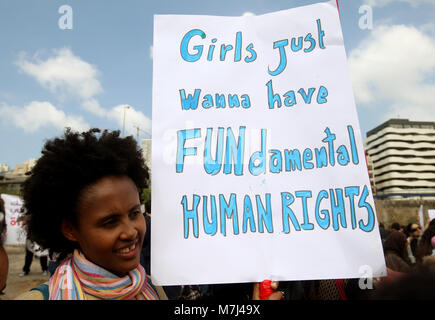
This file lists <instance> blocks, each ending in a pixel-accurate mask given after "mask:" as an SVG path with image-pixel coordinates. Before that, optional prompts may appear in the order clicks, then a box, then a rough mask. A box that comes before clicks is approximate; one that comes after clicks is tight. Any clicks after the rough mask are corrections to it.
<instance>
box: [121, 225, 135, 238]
mask: <svg viewBox="0 0 435 320" xmlns="http://www.w3.org/2000/svg"><path fill="white" fill-rule="evenodd" d="M137 234H138V230H137V229H136V228H135V224H134V223H132V222H131V221H129V222H126V223H124V225H123V229H122V232H121V239H122V240H134V239H136V237H137Z"/></svg>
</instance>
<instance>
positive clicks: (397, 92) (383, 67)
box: [349, 25, 435, 120]
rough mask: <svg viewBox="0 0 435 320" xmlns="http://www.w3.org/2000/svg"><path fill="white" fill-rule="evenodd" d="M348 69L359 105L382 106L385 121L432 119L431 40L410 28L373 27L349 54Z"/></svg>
mask: <svg viewBox="0 0 435 320" xmlns="http://www.w3.org/2000/svg"><path fill="white" fill-rule="evenodd" d="M349 66H350V72H351V76H352V83H353V88H354V91H355V98H356V100H357V103H359V105H360V106H363V107H367V108H369V107H371V106H372V107H376V108H380V106H381V107H382V108H385V109H383V110H381V109H379V114H380V116H381V114H382V113H383V114H384V118H388V117H397V116H400V117H402V118H403V117H407V118H410V119H412V120H435V107H434V99H433V93H434V92H435V81H434V79H435V39H434V38H433V37H430V36H429V35H427V34H425V33H423V32H422V31H421V30H418V29H417V28H415V27H412V26H404V25H394V26H380V27H377V28H374V29H373V31H372V33H371V35H370V36H369V37H368V38H367V39H365V40H364V41H363V42H361V43H360V45H359V46H358V47H357V48H356V49H354V50H352V51H351V52H350V54H349ZM417 118H418V119H417Z"/></svg>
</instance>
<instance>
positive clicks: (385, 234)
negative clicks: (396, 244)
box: [379, 223, 390, 243]
mask: <svg viewBox="0 0 435 320" xmlns="http://www.w3.org/2000/svg"><path fill="white" fill-rule="evenodd" d="M379 233H380V234H381V240H382V243H384V241H385V239H387V237H388V235H389V234H390V233H389V232H388V230H386V229H385V226H384V224H383V223H379Z"/></svg>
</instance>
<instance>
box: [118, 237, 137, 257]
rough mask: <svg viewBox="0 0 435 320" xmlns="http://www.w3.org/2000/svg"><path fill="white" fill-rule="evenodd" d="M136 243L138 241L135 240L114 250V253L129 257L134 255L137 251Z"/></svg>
mask: <svg viewBox="0 0 435 320" xmlns="http://www.w3.org/2000/svg"><path fill="white" fill-rule="evenodd" d="M138 243H139V241H136V242H134V243H132V244H131V245H129V246H128V247H124V248H121V249H118V250H115V253H116V254H117V255H119V256H121V257H123V258H126V259H129V258H132V257H135V256H136V254H137V251H138Z"/></svg>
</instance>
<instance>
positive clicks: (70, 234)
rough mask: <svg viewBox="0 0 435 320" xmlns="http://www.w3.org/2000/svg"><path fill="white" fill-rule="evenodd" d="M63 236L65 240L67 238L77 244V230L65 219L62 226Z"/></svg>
mask: <svg viewBox="0 0 435 320" xmlns="http://www.w3.org/2000/svg"><path fill="white" fill-rule="evenodd" d="M60 228H61V231H62V234H63V236H64V237H65V238H67V239H68V240H70V241H74V242H77V241H78V240H77V237H76V236H75V232H74V231H75V228H74V226H73V225H72V223H71V222H69V221H68V220H65V219H63V220H62V223H61V225H60Z"/></svg>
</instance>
